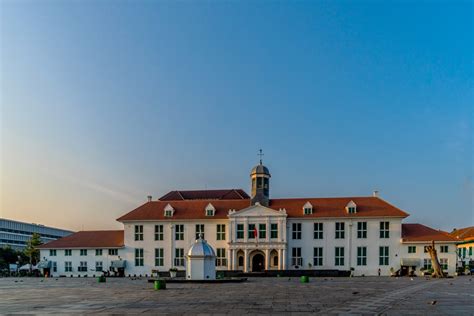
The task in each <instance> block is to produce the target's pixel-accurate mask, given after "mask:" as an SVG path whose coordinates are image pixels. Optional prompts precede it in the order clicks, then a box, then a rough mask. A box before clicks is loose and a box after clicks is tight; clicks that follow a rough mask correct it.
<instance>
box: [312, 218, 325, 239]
mask: <svg viewBox="0 0 474 316" xmlns="http://www.w3.org/2000/svg"><path fill="white" fill-rule="evenodd" d="M313 239H324V223H323V222H315V223H314V224H313Z"/></svg>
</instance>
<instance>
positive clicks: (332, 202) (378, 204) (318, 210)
mask: <svg viewBox="0 0 474 316" xmlns="http://www.w3.org/2000/svg"><path fill="white" fill-rule="evenodd" d="M350 201H353V202H354V203H355V204H356V205H357V213H355V214H348V213H347V211H346V206H347V204H348V203H349V202H350ZM306 202H309V203H311V205H313V214H310V215H303V205H304V204H305V203H306ZM270 208H273V209H275V210H278V209H280V208H285V209H286V213H287V214H288V217H305V218H306V217H403V218H405V217H407V216H408V215H409V214H408V213H405V212H404V211H402V210H400V209H399V208H397V207H395V206H393V205H391V204H390V203H388V202H386V201H384V200H382V199H380V198H378V197H338V198H309V199H308V198H298V199H273V200H270Z"/></svg>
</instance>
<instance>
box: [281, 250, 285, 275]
mask: <svg viewBox="0 0 474 316" xmlns="http://www.w3.org/2000/svg"><path fill="white" fill-rule="evenodd" d="M281 260H282V266H283V270H286V249H282V250H281Z"/></svg>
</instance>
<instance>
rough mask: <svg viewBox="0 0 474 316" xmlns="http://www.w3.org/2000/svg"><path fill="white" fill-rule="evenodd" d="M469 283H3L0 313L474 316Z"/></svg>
mask: <svg viewBox="0 0 474 316" xmlns="http://www.w3.org/2000/svg"><path fill="white" fill-rule="evenodd" d="M473 279H474V278H471V277H469V276H463V277H457V278H453V279H445V280H436V279H426V278H414V279H413V280H411V279H410V278H388V277H380V278H377V277H365V278H311V279H310V282H309V283H305V284H302V283H300V282H299V279H297V278H290V279H289V278H250V279H249V281H248V282H246V283H228V284H167V290H163V291H154V290H153V284H152V283H148V282H146V280H145V279H141V280H130V279H127V278H123V279H113V278H110V279H107V283H97V281H96V280H95V279H93V278H74V279H71V278H57V279H55V278H51V279H39V278H38V279H37V278H21V279H16V278H4V279H0V313H2V314H9V313H21V314H28V313H30V314H48V313H51V314H53V313H67V314H71V313H80V314H86V313H104V314H124V313H127V314H132V313H133V314H138V313H150V314H172V315H182V314H185V315H210V314H212V315H220V314H231V315H241V314H253V315H258V314H281V315H299V314H306V315H308V314H324V315H327V314H334V315H336V314H357V315H374V314H382V315H420V314H429V315H474V280H473ZM434 301H436V303H434V304H432V303H433V302H434Z"/></svg>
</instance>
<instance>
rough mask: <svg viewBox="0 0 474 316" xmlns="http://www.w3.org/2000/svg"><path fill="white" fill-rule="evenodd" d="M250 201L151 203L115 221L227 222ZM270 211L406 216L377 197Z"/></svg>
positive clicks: (286, 202)
mask: <svg viewBox="0 0 474 316" xmlns="http://www.w3.org/2000/svg"><path fill="white" fill-rule="evenodd" d="M308 201H309V202H310V203H311V204H312V205H313V214H310V215H303V205H304V204H305V203H306V202H308ZM350 201H354V202H355V203H356V205H357V213H355V214H348V213H347V212H346V209H345V207H346V205H347V203H349V202H350ZM209 203H211V204H212V205H213V206H214V207H215V208H216V213H215V216H213V217H211V218H210V217H207V216H205V207H206V206H207V205H208V204H209ZM167 204H170V205H171V206H172V207H173V208H174V210H175V212H174V215H173V217H171V218H169V217H165V216H164V208H165V206H166V205H167ZM250 205H251V204H250V200H185V201H152V202H148V203H145V204H143V205H142V206H140V207H138V208H136V209H135V210H133V211H131V212H129V213H127V214H125V215H123V216H122V217H120V218H118V219H117V220H118V221H135V220H180V219H216V218H217V219H223V218H227V215H228V212H229V209H235V210H236V211H239V210H242V209H244V208H247V207H249V206H250ZM270 208H272V209H274V210H279V209H280V208H285V209H286V211H287V214H288V217H304V218H313V217H315V218H316V217H349V218H351V217H401V218H405V217H407V216H408V214H407V213H405V212H404V211H402V210H400V209H398V208H396V207H395V206H393V205H391V204H389V203H387V202H385V201H384V200H382V199H380V198H377V197H341V198H299V199H273V200H270Z"/></svg>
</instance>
